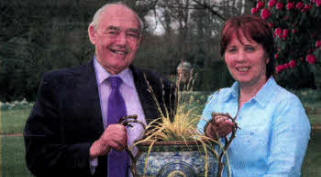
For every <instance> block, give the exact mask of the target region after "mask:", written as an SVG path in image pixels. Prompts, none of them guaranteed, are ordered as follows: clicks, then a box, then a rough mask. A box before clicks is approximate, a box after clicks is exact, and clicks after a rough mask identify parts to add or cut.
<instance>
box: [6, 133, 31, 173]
mask: <svg viewBox="0 0 321 177" xmlns="http://www.w3.org/2000/svg"><path fill="white" fill-rule="evenodd" d="M1 143H2V154H1V157H2V167H1V168H2V169H1V170H0V171H2V176H3V177H31V176H32V175H31V173H30V172H29V171H28V169H27V167H26V162H25V158H24V155H25V149H24V142H23V137H22V136H1ZM0 176H1V174H0Z"/></svg>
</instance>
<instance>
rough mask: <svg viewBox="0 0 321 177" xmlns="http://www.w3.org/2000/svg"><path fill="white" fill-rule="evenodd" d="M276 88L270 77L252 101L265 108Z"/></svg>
mask: <svg viewBox="0 0 321 177" xmlns="http://www.w3.org/2000/svg"><path fill="white" fill-rule="evenodd" d="M276 86H277V83H276V82H275V80H274V78H273V77H270V78H269V79H268V81H267V82H266V83H265V84H264V86H263V87H262V88H261V89H260V90H259V92H258V93H257V94H256V96H255V97H254V98H253V99H254V100H255V101H256V102H258V103H259V104H260V105H261V106H263V107H265V106H266V105H267V104H268V103H269V102H270V101H271V98H272V97H273V94H274V91H275V90H276Z"/></svg>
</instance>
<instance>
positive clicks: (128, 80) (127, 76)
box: [94, 56, 135, 88]
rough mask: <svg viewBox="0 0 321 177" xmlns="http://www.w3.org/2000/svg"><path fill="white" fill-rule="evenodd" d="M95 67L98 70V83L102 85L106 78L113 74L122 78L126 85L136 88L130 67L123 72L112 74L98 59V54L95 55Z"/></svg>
mask: <svg viewBox="0 0 321 177" xmlns="http://www.w3.org/2000/svg"><path fill="white" fill-rule="evenodd" d="M94 68H95V72H96V78H97V84H98V85H101V84H102V83H103V82H104V81H105V80H106V79H108V78H109V77H111V76H118V77H120V78H121V79H122V81H123V83H124V84H125V85H128V86H129V87H132V88H135V84H134V80H133V74H132V72H131V70H130V69H129V68H126V69H124V70H123V71H122V72H120V73H118V74H116V75H112V74H110V73H109V72H108V71H107V70H105V68H104V67H103V66H102V65H101V64H100V63H99V62H98V61H97V58H96V56H94Z"/></svg>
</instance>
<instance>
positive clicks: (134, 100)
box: [90, 57, 146, 173]
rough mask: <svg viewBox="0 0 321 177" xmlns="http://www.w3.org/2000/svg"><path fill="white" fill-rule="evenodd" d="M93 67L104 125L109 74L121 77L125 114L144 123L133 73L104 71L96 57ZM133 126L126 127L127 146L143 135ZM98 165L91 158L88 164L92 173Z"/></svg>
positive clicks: (138, 128) (135, 125)
mask: <svg viewBox="0 0 321 177" xmlns="http://www.w3.org/2000/svg"><path fill="white" fill-rule="evenodd" d="M94 68H95V73H96V80H97V85H98V92H99V98H100V106H101V112H102V117H103V122H104V125H106V121H107V117H108V115H107V112H108V111H107V108H108V97H109V95H110V92H111V86H110V84H109V82H108V81H107V79H108V78H109V77H110V76H118V77H120V78H121V79H122V81H123V82H122V84H121V86H120V93H121V95H122V96H123V98H124V101H125V105H126V110H127V115H134V114H136V115H137V116H138V120H139V121H141V122H143V123H144V124H145V125H146V120H145V115H144V111H143V108H142V106H141V102H140V100H139V97H138V93H137V91H136V87H135V83H134V79H133V74H132V72H131V70H130V69H128V68H127V69H125V70H123V71H122V72H121V73H119V74H117V75H111V74H110V73H109V72H108V71H106V70H105V69H104V68H103V67H102V65H101V64H100V63H99V62H98V61H97V59H96V57H95V58H94ZM132 125H133V127H127V137H128V140H127V144H128V146H129V147H130V146H132V145H133V143H134V142H135V140H139V139H140V138H142V137H143V134H144V129H143V127H142V126H141V125H140V124H132ZM133 153H134V154H136V153H137V149H136V148H134V149H133ZM97 165H98V160H97V158H96V159H93V160H91V161H90V166H91V169H92V173H94V169H95V168H96V167H97Z"/></svg>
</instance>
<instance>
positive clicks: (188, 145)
mask: <svg viewBox="0 0 321 177" xmlns="http://www.w3.org/2000/svg"><path fill="white" fill-rule="evenodd" d="M149 145H150V144H148V143H145V144H139V145H138V149H139V153H138V154H137V156H136V170H137V175H136V176H143V174H144V168H145V160H146V158H148V165H147V168H146V171H145V176H146V177H147V176H148V177H151V176H153V177H203V176H205V152H204V150H203V147H202V145H201V144H197V143H196V142H182V141H170V142H157V143H155V144H154V145H153V148H152V150H151V152H150V153H149V154H148V148H149ZM207 154H208V174H207V176H208V177H214V176H216V174H217V160H216V158H215V156H214V154H213V153H211V152H210V151H207Z"/></svg>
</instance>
